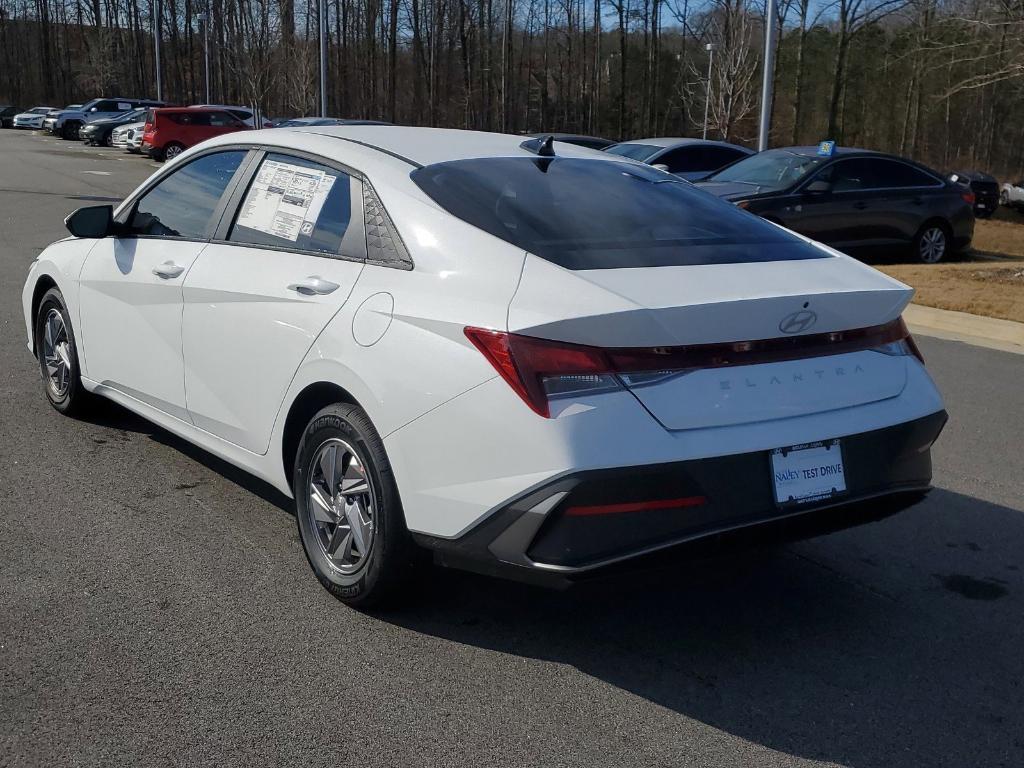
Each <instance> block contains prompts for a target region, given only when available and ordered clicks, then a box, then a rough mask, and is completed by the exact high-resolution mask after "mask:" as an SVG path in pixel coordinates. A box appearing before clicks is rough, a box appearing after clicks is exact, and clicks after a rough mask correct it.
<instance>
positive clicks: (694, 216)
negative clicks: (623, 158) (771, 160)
mask: <svg viewBox="0 0 1024 768" xmlns="http://www.w3.org/2000/svg"><path fill="white" fill-rule="evenodd" d="M411 178H412V179H413V181H414V182H415V183H416V184H417V185H418V186H419V187H420V189H422V190H423V191H424V192H425V193H426V194H427V195H428V196H429V197H430V198H432V199H433V200H434V201H435V202H436V203H437V204H438V205H440V206H441V207H442V208H444V209H445V210H447V211H448V212H449V213H451V214H452V215H453V216H456V217H457V218H459V219H462V220H463V221H466V222H468V223H469V224H472V225H473V226H475V227H478V228H479V229H482V230H484V231H485V232H489V233H490V234H492V235H494V236H495V237H498V238H501V239H502V240H505V241H506V242H509V243H511V244H513V245H515V246H517V247H520V248H522V249H523V250H526V251H529V252H530V253H533V254H535V255H537V256H539V257H541V258H543V259H546V260H548V261H551V262H553V263H555V264H558V265H559V266H562V267H566V268H568V269H614V268H629V267H656V266H681V265H690V264H735V263H745V262H755V261H789V260H795V259H814V258H828V255H827V254H826V253H824V252H823V251H821V250H819V249H817V248H815V247H813V246H811V245H808V244H807V243H805V242H804V241H802V240H800V239H798V238H797V237H795V236H794V235H791V234H789V233H787V232H786V231H785V230H783V229H780V228H779V227H776V226H774V225H772V224H769V223H768V222H766V221H764V220H763V219H761V218H760V217H758V216H754V215H753V214H750V213H747V212H745V211H742V210H739V209H737V208H736V207H735V206H733V205H731V204H729V203H726V202H723V201H721V200H719V199H718V198H716V197H714V196H713V195H711V194H709V193H707V192H704V191H702V190H699V189H697V188H695V187H694V186H693V185H691V184H688V183H686V182H684V181H681V180H679V179H673V178H671V177H666V175H665V174H664V173H661V172H660V171H656V170H654V169H653V168H650V167H646V166H641V165H635V164H632V163H623V162H619V161H609V160H599V159H595V160H584V159H576V158H565V157H560V158H559V157H556V158H553V159H549V158H527V157H497V158H494V157H492V158H478V159H472V160H455V161H450V162H444V163H436V164H434V165H428V166H425V167H423V168H419V169H417V170H415V171H413V172H412V174H411Z"/></svg>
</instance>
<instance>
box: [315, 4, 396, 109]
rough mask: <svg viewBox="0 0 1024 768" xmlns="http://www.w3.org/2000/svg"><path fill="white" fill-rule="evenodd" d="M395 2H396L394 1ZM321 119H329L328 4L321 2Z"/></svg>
mask: <svg viewBox="0 0 1024 768" xmlns="http://www.w3.org/2000/svg"><path fill="white" fill-rule="evenodd" d="M392 1H394V0H392ZM319 10H320V13H319V14H318V15H319V16H320V19H319V21H320V117H327V2H326V0H320V3H319Z"/></svg>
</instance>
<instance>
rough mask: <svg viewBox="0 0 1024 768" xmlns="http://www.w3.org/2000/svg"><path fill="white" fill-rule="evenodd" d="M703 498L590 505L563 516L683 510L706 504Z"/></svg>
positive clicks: (571, 510) (571, 509)
mask: <svg viewBox="0 0 1024 768" xmlns="http://www.w3.org/2000/svg"><path fill="white" fill-rule="evenodd" d="M707 502H708V500H707V498H706V497H704V496H684V497H682V498H679V499H658V500H657V501H632V502H623V503H621V504H592V505H588V506H580V507H569V508H568V509H567V510H565V514H566V515H568V516H570V517H591V516H593V515H618V514H621V513H623V512H649V511H652V510H656V509H685V508H686V507H700V506H703V505H704V504H707Z"/></svg>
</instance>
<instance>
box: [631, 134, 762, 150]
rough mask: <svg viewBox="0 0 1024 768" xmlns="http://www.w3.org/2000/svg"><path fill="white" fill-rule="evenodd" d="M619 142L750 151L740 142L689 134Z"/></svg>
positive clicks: (650, 145) (651, 145) (664, 146)
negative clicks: (733, 142) (688, 135)
mask: <svg viewBox="0 0 1024 768" xmlns="http://www.w3.org/2000/svg"><path fill="white" fill-rule="evenodd" d="M619 144H643V145H644V146H648V147H662V148H663V149H667V148H669V147H682V146H687V145H691V144H692V145H697V144H699V145H702V146H710V147H729V148H730V149H742V150H744V151H747V152H749V151H750V150H748V149H747V148H746V147H741V146H740V145H739V144H730V143H729V142H727V141H713V140H711V139H694V138H690V137H687V136H659V137H656V138H650V139H630V140H629V141H620V142H619Z"/></svg>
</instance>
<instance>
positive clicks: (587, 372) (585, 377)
mask: <svg viewBox="0 0 1024 768" xmlns="http://www.w3.org/2000/svg"><path fill="white" fill-rule="evenodd" d="M465 333H466V337H467V338H468V339H469V340H470V341H471V342H473V345H474V346H475V347H476V348H477V349H479V350H480V351H481V352H482V353H483V355H484V357H486V358H487V360H488V361H489V362H490V363H491V365H493V366H494V369H495V370H496V371H497V372H498V373H499V374H500V375H501V377H502V378H503V379H505V381H506V382H508V384H509V386H510V387H512V389H513V391H515V393H516V394H517V395H519V396H520V397H521V398H522V399H523V401H524V402H525V403H526V404H527V405H529V406H530V408H532V409H533V410H534V411H536V412H537V413H538V414H540V415H541V416H544V417H545V418H549V417H550V415H551V411H550V408H549V402H548V401H549V400H550V399H551V398H552V397H558V396H560V395H568V394H575V393H582V392H588V393H591V394H593V393H596V392H600V391H608V390H613V389H619V388H621V386H622V382H623V381H625V382H626V384H628V385H630V386H632V385H634V384H639V383H643V380H644V379H645V377H644V374H655V377H654V378H658V377H659V376H660V375H667V374H672V373H676V372H679V371H685V370H696V369H701V368H725V367H731V366H737V365H756V364H758V363H779V362H784V361H787V360H801V359H805V358H809V357H824V356H827V355H840V354H844V353H847V352H859V351H862V350H869V349H873V350H876V351H878V352H882V353H884V354H888V355H897V356H898V355H906V354H912V355H913V356H914V357H916V358H917V359H918V360H920V361H921V362H922V363H924V357H923V356H922V355H921V351H920V350H919V349H918V348H917V344H915V343H914V340H913V338H912V337H911V335H910V332H909V331H908V330H907V326H906V325H905V324H904V322H903V319H902V318H897V319H896V320H893V321H892V322H889V323H885V324H883V325H873V326H870V327H868V328H855V329H853V330H847V331H833V332H829V333H815V334H808V335H805V336H787V337H783V338H771V339H761V340H758V341H733V342H725V343H719V344H692V345H688V346H683V347H636V348H615V349H602V348H599V347H588V346H584V345H582V344H570V343H568V342H561V341H549V340H548V339H537V338H534V337H532V336H520V335H519V334H515V333H506V332H504V331H494V330H488V329H486V328H473V327H468V328H466V329H465ZM646 378H648V379H649V378H650V377H646Z"/></svg>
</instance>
